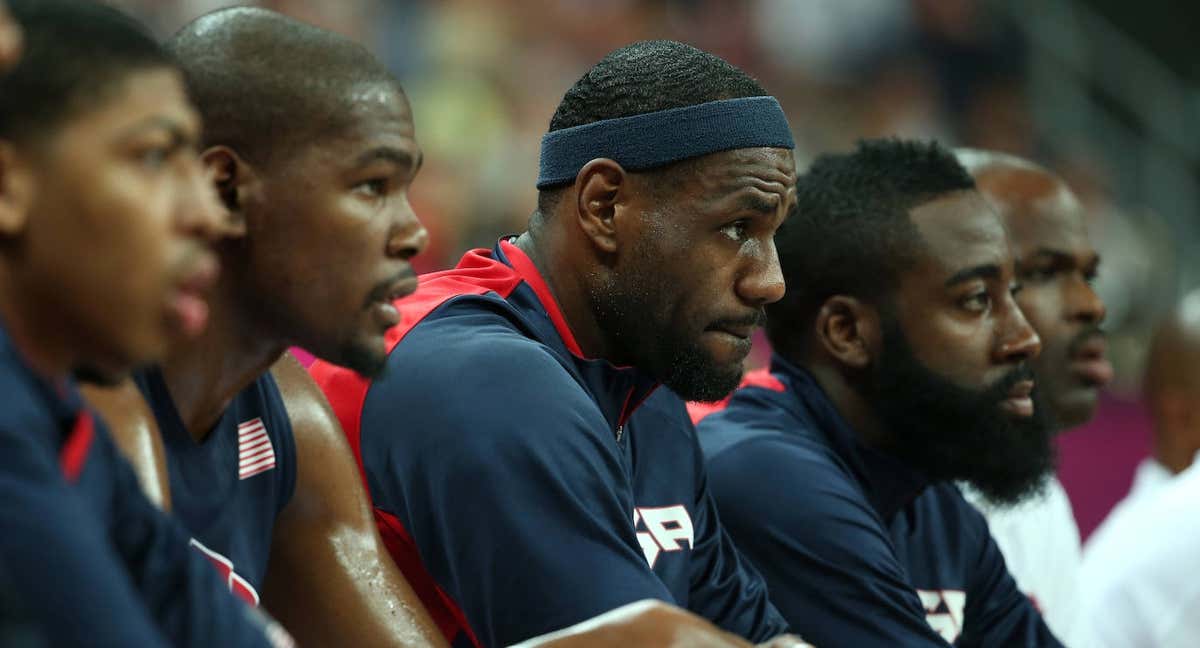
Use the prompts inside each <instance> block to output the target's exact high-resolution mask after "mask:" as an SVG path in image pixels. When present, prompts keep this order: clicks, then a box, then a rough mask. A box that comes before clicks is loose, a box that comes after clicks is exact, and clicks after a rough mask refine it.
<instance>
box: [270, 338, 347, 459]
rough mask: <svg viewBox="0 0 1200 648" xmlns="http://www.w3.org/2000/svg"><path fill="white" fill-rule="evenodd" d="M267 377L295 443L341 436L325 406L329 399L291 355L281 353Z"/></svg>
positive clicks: (336, 424) (336, 422)
mask: <svg viewBox="0 0 1200 648" xmlns="http://www.w3.org/2000/svg"><path fill="white" fill-rule="evenodd" d="M269 376H270V378H271V379H272V381H273V382H274V384H275V386H276V388H277V389H278V391H279V398H280V400H281V401H282V403H283V407H284V411H285V412H286V413H287V418H288V421H289V422H290V424H291V428H292V435H293V436H294V437H295V439H296V442H297V443H301V442H302V441H306V440H322V439H324V440H340V439H341V425H340V424H339V423H338V420H337V417H336V416H334V414H333V409H332V408H330V407H329V401H327V400H326V399H325V395H324V394H323V393H322V392H321V389H320V388H319V387H317V383H316V382H315V381H314V380H313V379H312V376H309V375H308V371H306V370H305V369H304V367H303V366H302V365H301V364H300V363H299V362H298V361H297V360H296V358H294V357H293V356H292V354H290V353H285V354H283V357H282V358H280V359H279V360H278V361H276V362H275V364H274V365H272V366H271V371H270V373H269ZM338 445H342V444H340V443H339V444H338Z"/></svg>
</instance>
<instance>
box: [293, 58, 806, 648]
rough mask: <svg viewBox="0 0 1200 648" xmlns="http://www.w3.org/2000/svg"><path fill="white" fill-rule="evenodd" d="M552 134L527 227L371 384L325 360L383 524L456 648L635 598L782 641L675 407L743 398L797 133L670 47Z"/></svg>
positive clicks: (476, 268) (429, 280)
mask: <svg viewBox="0 0 1200 648" xmlns="http://www.w3.org/2000/svg"><path fill="white" fill-rule="evenodd" d="M550 131H551V132H550V133H549V134H548V135H547V136H546V137H545V138H544V140H543V144H542V161H541V173H540V176H539V178H538V183H537V186H538V189H539V196H538V209H537V211H536V212H534V214H533V215H532V216H531V218H530V222H529V229H528V231H526V232H525V233H524V234H522V235H520V236H517V237H512V238H506V239H502V240H501V241H500V242H499V243H498V244H497V245H496V246H495V247H494V248H493V249H491V250H475V251H472V252H470V253H468V254H467V255H466V256H465V257H464V258H463V260H462V261H461V262H460V264H459V266H458V267H457V268H455V269H453V270H449V271H446V272H441V273H435V274H431V275H426V276H424V277H422V279H421V287H420V288H419V289H418V291H417V292H416V293H415V294H413V295H411V296H409V297H406V298H404V299H401V300H398V301H397V302H395V305H396V307H397V308H398V309H399V312H400V316H401V318H402V323H401V324H400V325H399V326H397V327H396V328H394V329H392V330H391V331H390V332H389V334H388V346H389V349H390V351H389V357H388V362H387V370H386V371H385V373H384V374H383V375H382V376H381V377H377V378H375V379H374V380H367V379H365V378H363V377H361V376H359V375H357V374H355V373H353V372H351V371H349V370H346V369H340V368H337V367H334V366H331V365H328V364H325V363H321V362H318V363H317V364H315V365H314V366H313V373H314V375H315V376H316V378H317V380H318V382H319V383H320V384H321V385H322V387H323V388H324V389H325V392H326V394H327V395H328V396H329V398H330V401H331V403H332V404H333V406H334V408H335V410H336V411H337V414H338V416H339V418H340V419H341V422H342V425H343V426H344V428H345V431H346V434H347V436H348V437H349V440H350V444H351V447H352V448H353V449H354V451H355V453H356V454H357V456H358V461H359V465H360V467H361V468H362V470H363V472H364V477H365V481H366V483H367V486H368V488H369V490H370V495H371V498H372V500H373V505H374V509H375V519H376V521H377V522H378V524H379V527H380V530H381V531H382V535H383V537H384V539H385V541H386V542H387V544H388V548H389V550H390V552H391V554H392V556H393V557H394V558H395V559H396V561H397V563H398V564H399V565H400V567H401V568H402V569H403V570H404V572H405V574H406V575H407V576H408V579H409V582H410V583H412V584H413V586H414V588H416V590H417V592H418V593H419V594H420V595H421V596H422V599H423V601H424V603H425V605H426V606H427V607H428V608H429V610H430V612H431V614H433V616H434V618H435V620H436V621H437V622H438V623H439V626H440V627H441V629H442V630H443V632H445V633H446V635H447V637H448V638H449V639H450V640H451V641H452V642H453V643H454V644H455V645H484V646H493V645H504V644H509V643H512V642H514V641H519V640H522V639H525V638H527V637H530V636H533V635H536V634H539V633H543V632H546V631H548V630H552V629H554V628H559V627H563V626H566V625H570V624H572V623H577V622H579V621H581V620H584V619H586V618H589V617H592V616H595V615H597V614H600V613H602V612H605V611H606V610H610V609H612V608H616V607H618V606H620V605H623V604H625V603H629V602H631V601H635V600H638V599H659V600H663V601H668V602H671V603H674V604H677V605H679V606H682V607H685V608H687V609H689V610H691V611H693V612H695V613H697V614H699V615H701V616H703V617H706V618H708V619H710V620H712V621H713V622H714V623H716V624H717V625H718V626H720V627H721V628H724V629H725V630H728V631H730V632H733V633H735V634H738V635H741V636H743V637H746V638H749V639H751V640H753V641H763V640H767V639H769V638H771V637H773V636H776V635H778V634H779V633H781V632H783V631H784V630H785V628H786V624H785V623H784V622H783V620H782V619H781V617H780V616H779V614H778V613H777V612H776V610H775V609H774V607H772V605H771V604H770V603H769V602H768V601H767V598H766V591H765V588H764V586H763V583H762V580H761V579H760V577H759V576H758V574H757V573H755V572H754V571H753V570H752V568H751V567H750V566H749V565H748V564H747V563H746V561H745V560H744V559H742V558H741V557H740V556H739V554H738V553H737V551H736V550H735V549H734V547H733V545H732V544H731V543H730V541H729V539H728V536H727V535H726V534H725V532H724V531H723V529H722V527H721V526H720V523H719V521H718V520H717V516H716V511H715V510H714V508H713V503H712V499H711V497H710V496H709V494H708V490H707V486H706V482H705V475H704V468H703V460H702V456H701V453H700V450H699V446H698V444H697V441H696V437H695V431H694V429H693V428H692V427H691V424H690V423H689V422H688V420H687V418H686V413H685V410H684V406H683V402H682V401H681V400H680V396H683V397H685V398H688V399H708V400H715V399H719V398H721V397H723V396H724V395H725V394H726V393H728V392H729V391H730V390H731V389H732V388H733V387H735V386H736V385H737V383H738V381H739V380H740V378H741V374H742V360H743V359H744V358H745V357H746V354H747V352H748V351H749V349H750V336H751V334H752V333H753V332H754V330H755V328H757V327H758V326H759V325H761V324H762V322H763V321H764V313H763V309H764V306H765V305H766V304H768V303H771V302H773V301H776V300H778V299H779V298H780V297H781V296H782V295H783V289H784V286H783V280H782V276H781V271H780V268H779V261H778V258H777V257H776V254H775V245H774V242H773V237H774V234H775V231H776V229H777V228H778V227H779V225H780V224H781V223H782V222H783V219H784V216H785V215H786V214H787V213H788V210H789V208H790V207H791V205H792V204H793V202H794V188H793V184H794V181H795V172H794V163H793V158H792V151H791V149H792V148H793V144H792V138H791V135H790V132H789V129H788V125H787V121H786V119H785V118H784V116H783V112H782V111H781V109H780V108H779V104H778V103H777V102H776V101H775V100H774V99H773V98H771V97H768V96H766V92H765V91H764V90H763V89H762V88H761V87H760V86H759V85H758V83H757V82H755V81H754V80H753V79H751V78H750V77H748V76H747V75H746V74H745V73H743V72H741V71H740V70H738V69H736V68H734V67H732V66H730V65H729V64H728V63H726V62H725V61H722V60H721V59H719V58H717V57H715V56H712V55H709V54H706V53H704V52H701V51H699V50H696V49H695V48H692V47H688V46H686V45H682V44H679V43H674V42H668V41H656V42H643V43H636V44H634V45H630V46H628V47H625V48H622V49H620V50H617V51H615V52H613V53H611V54H609V55H608V56H607V57H605V58H604V59H603V60H602V61H600V62H599V63H598V64H597V65H596V66H595V67H593V68H592V69H591V70H590V71H589V72H588V73H587V74H586V75H584V77H583V78H582V79H580V80H579V81H578V82H577V83H576V84H575V85H574V86H573V87H572V88H571V89H570V90H569V91H568V92H567V94H566V96H565V97H564V98H563V101H562V103H561V104H560V105H559V107H558V109H557V111H556V112H555V115H554V117H553V119H552V121H551V125H550ZM785 640H786V641H789V642H791V641H795V640H794V639H785Z"/></svg>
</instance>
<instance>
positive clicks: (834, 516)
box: [699, 140, 1059, 646]
mask: <svg viewBox="0 0 1200 648" xmlns="http://www.w3.org/2000/svg"><path fill="white" fill-rule="evenodd" d="M796 194H797V207H796V213H795V215H793V216H792V217H791V218H790V219H789V221H788V222H787V224H786V225H785V226H784V228H783V229H781V230H780V233H779V235H778V236H777V237H776V244H777V245H778V246H779V254H780V261H781V264H782V266H783V273H784V277H785V279H786V281H787V284H788V293H787V295H786V296H785V297H784V298H783V299H782V300H781V301H779V302H778V303H776V304H772V305H770V306H768V307H767V315H768V317H769V318H770V319H769V320H768V324H767V335H768V337H769V338H770V340H771V344H772V345H773V347H774V349H775V355H774V356H773V357H772V361H771V366H770V370H769V371H766V372H762V373H756V374H754V375H752V376H751V377H748V381H747V383H748V384H747V385H746V386H745V387H743V388H742V389H740V390H738V391H737V392H735V393H734V395H733V396H732V397H731V398H730V399H729V402H728V403H727V404H726V406H725V407H724V408H722V409H720V410H719V411H717V412H716V413H713V414H711V415H709V416H708V417H707V418H705V419H704V420H703V421H701V423H700V425H699V433H700V438H701V442H702V443H703V444H704V451H705V454H706V457H707V460H708V468H709V479H710V484H711V486H712V489H713V494H714V496H715V497H716V500H717V503H718V506H719V510H720V512H721V517H722V520H723V521H725V523H726V525H727V526H728V528H729V531H730V534H731V535H732V536H733V538H734V540H735V541H736V542H737V543H738V546H739V547H741V548H742V550H743V551H744V552H745V553H746V555H747V556H748V557H749V558H750V559H751V560H752V562H753V563H754V564H755V565H757V566H758V567H759V568H760V569H762V570H763V573H764V576H765V577H766V579H767V582H768V585H769V586H770V591H771V599H772V600H773V601H774V602H775V603H776V605H778V606H779V609H780V611H781V612H783V614H784V616H785V617H786V618H787V619H788V621H789V622H790V623H791V625H792V627H793V628H795V629H796V630H797V631H799V632H802V633H804V635H805V636H806V637H807V638H809V639H810V640H811V641H813V642H814V643H816V644H817V645H854V646H874V645H903V646H945V645H947V644H948V643H954V642H959V643H961V644H963V645H977V644H978V645H1005V646H1010V645H1022V646H1033V645H1051V646H1053V645H1059V644H1058V641H1057V640H1056V639H1055V638H1054V637H1053V635H1052V634H1051V633H1050V631H1049V630H1048V628H1047V627H1046V625H1045V623H1044V622H1043V621H1042V619H1041V617H1040V616H1039V614H1038V612H1037V610H1035V609H1034V607H1033V605H1032V604H1031V603H1030V602H1029V599H1028V598H1026V597H1025V596H1023V595H1022V594H1021V592H1020V591H1019V590H1017V588H1016V586H1015V584H1014V582H1013V579H1012V577H1011V576H1009V574H1008V571H1007V569H1006V568H1005V565H1004V559H1003V557H1002V556H1001V555H1000V552H999V550H998V549H997V547H996V544H995V542H993V540H992V538H991V536H990V535H989V534H988V528H987V524H986V523H985V522H984V520H983V517H982V516H981V515H980V514H979V512H978V511H976V510H975V509H974V508H973V507H972V506H971V505H970V504H968V503H967V502H966V501H965V500H964V499H963V498H962V495H960V494H959V491H958V489H957V487H956V486H955V485H954V483H953V480H964V481H967V482H969V483H971V484H972V485H973V486H974V487H976V488H978V489H979V490H980V491H981V492H983V493H985V494H987V495H988V496H989V497H990V498H992V499H993V500H995V501H1003V502H1015V501H1019V500H1020V499H1022V498H1024V497H1026V496H1028V495H1030V494H1032V493H1034V492H1036V491H1037V490H1038V487H1039V486H1040V485H1041V483H1042V482H1043V481H1044V478H1045V476H1046V474H1047V472H1048V471H1049V470H1050V469H1051V467H1052V466H1053V453H1052V446H1051V444H1050V426H1049V425H1048V423H1047V422H1046V421H1045V420H1044V419H1043V417H1042V413H1043V412H1044V408H1043V407H1041V406H1040V405H1039V403H1038V400H1039V399H1038V392H1037V391H1036V390H1034V388H1033V387H1034V383H1033V382H1032V373H1031V371H1030V362H1031V361H1032V360H1033V359H1034V358H1035V357H1036V356H1037V354H1038V351H1039V348H1040V342H1039V340H1038V336H1037V334H1036V333H1035V332H1034V331H1033V329H1032V328H1031V327H1030V326H1029V324H1028V322H1026V320H1025V318H1024V316H1023V315H1022V313H1021V311H1020V309H1019V308H1018V307H1017V304H1016V302H1015V300H1014V295H1013V293H1015V292H1016V291H1017V289H1018V285H1017V283H1016V277H1015V275H1014V268H1013V260H1012V254H1011V251H1010V248H1009V245H1008V242H1007V240H1006V234H1005V230H1004V226H1003V223H1002V222H1001V220H1000V219H999V217H998V216H997V215H996V214H995V213H994V212H993V211H992V210H991V208H990V207H989V206H988V205H987V203H986V202H985V201H984V199H983V197H982V196H980V194H979V193H978V192H977V191H976V190H975V184H974V182H973V181H972V179H971V177H970V175H968V174H967V172H966V171H965V170H964V169H963V168H962V167H961V166H960V165H959V164H958V163H957V162H956V161H955V159H954V157H953V156H952V155H951V154H950V153H948V152H947V151H945V150H944V149H942V148H941V147H939V146H937V145H936V144H932V143H931V144H925V143H918V142H911V141H898V140H876V141H868V142H863V143H862V144H860V145H859V147H858V149H857V150H856V151H855V152H853V153H850V154H844V155H825V156H822V157H821V158H819V159H818V160H817V161H816V162H815V163H814V164H813V166H812V168H811V169H810V170H809V171H808V173H806V174H805V175H804V176H802V177H801V178H800V179H799V180H798V182H797V188H796Z"/></svg>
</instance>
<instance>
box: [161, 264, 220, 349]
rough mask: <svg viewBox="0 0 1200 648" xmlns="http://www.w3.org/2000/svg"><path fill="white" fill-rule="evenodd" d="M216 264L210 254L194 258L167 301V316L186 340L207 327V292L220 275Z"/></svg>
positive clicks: (218, 266)
mask: <svg viewBox="0 0 1200 648" xmlns="http://www.w3.org/2000/svg"><path fill="white" fill-rule="evenodd" d="M220 268H221V267H220V264H219V263H218V262H217V258H216V256H215V255H213V254H212V253H211V252H205V253H203V254H200V255H198V256H197V257H196V258H195V261H194V262H193V263H192V267H191V269H190V270H188V271H187V273H185V274H184V276H183V277H182V278H181V279H180V280H179V281H178V282H177V283H176V284H175V286H174V290H172V291H171V293H170V295H169V296H168V297H167V312H168V313H169V315H170V317H171V319H172V320H174V322H175V323H176V324H177V325H178V326H179V329H180V330H181V332H182V333H183V334H184V335H186V336H188V337H195V336H196V335H199V334H200V333H201V332H202V331H203V330H204V326H205V324H207V323H208V299H207V296H208V292H209V291H210V290H212V287H213V285H214V284H215V283H216V281H217V276H218V275H219V274H220Z"/></svg>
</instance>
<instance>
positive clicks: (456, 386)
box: [367, 316, 583, 411]
mask: <svg viewBox="0 0 1200 648" xmlns="http://www.w3.org/2000/svg"><path fill="white" fill-rule="evenodd" d="M480 320H481V321H478V322H476V323H475V324H472V325H468V326H466V327H464V328H463V329H462V330H461V331H460V330H455V326H452V325H450V324H447V323H446V322H447V320H438V321H435V322H431V323H430V324H429V325H428V326H425V327H419V328H418V329H415V330H414V331H413V336H412V337H410V338H409V339H407V340H406V344H403V345H401V346H399V347H397V348H396V349H395V350H393V352H392V353H391V355H390V356H389V358H388V364H387V369H386V371H385V372H384V373H383V374H382V375H380V376H378V377H376V378H375V379H373V380H372V381H371V386H370V389H369V393H368V395H367V406H368V407H369V406H371V405H372V402H374V404H376V405H380V404H382V403H380V401H382V400H388V401H391V400H393V399H397V398H398V399H400V400H401V401H403V402H408V403H411V402H414V401H420V402H421V403H423V405H424V408H425V409H430V410H432V411H438V410H445V409H448V408H451V407H462V406H463V405H466V404H469V405H470V406H471V407H470V408H467V409H468V410H470V411H480V410H486V409H489V408H492V407H500V406H505V405H506V404H508V403H512V404H514V405H515V404H516V403H514V402H513V401H514V399H516V400H517V401H518V402H519V400H521V399H525V400H530V399H532V400H534V401H536V402H539V403H540V404H541V405H542V407H553V406H555V405H556V403H555V402H554V400H553V397H564V396H567V395H569V394H572V393H582V392H583V389H582V385H581V382H580V381H581V379H580V378H579V376H578V375H577V371H576V370H575V369H574V367H573V366H572V365H571V362H570V360H569V358H566V357H563V356H562V355H561V354H560V353H558V352H557V351H555V350H553V349H551V348H550V347H548V346H546V345H545V344H543V343H541V342H539V341H537V340H535V339H532V338H530V337H528V336H526V335H525V334H523V333H522V332H521V331H519V330H517V329H516V328H515V327H514V326H513V325H512V323H511V322H509V321H508V320H506V319H505V318H501V317H491V316H484V317H481V318H480ZM543 401H544V402H543ZM443 405H445V406H446V407H442V406H443Z"/></svg>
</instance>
